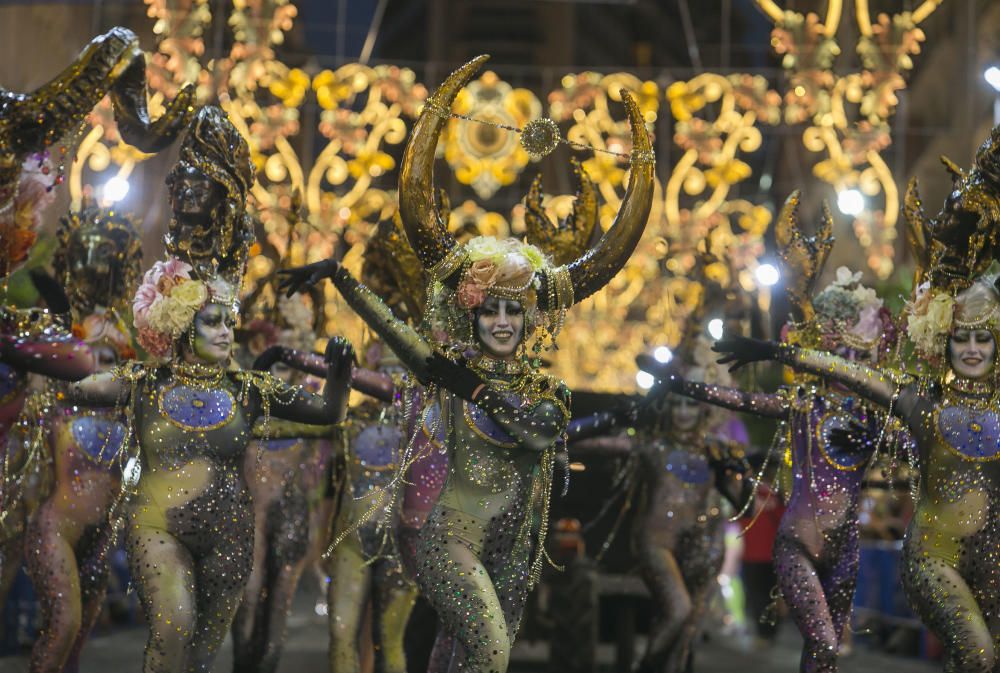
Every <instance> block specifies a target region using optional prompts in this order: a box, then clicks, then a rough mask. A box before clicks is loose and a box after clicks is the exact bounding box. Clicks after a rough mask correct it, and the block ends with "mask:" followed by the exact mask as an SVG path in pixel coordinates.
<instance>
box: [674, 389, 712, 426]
mask: <svg viewBox="0 0 1000 673" xmlns="http://www.w3.org/2000/svg"><path fill="white" fill-rule="evenodd" d="M669 403H670V422H671V423H672V424H673V429H674V430H677V431H679V432H693V431H695V430H697V429H698V425H699V424H700V423H701V421H702V419H703V418H704V417H705V407H704V405H703V404H701V403H699V402H695V401H694V400H692V399H690V398H688V397H684V396H683V395H675V394H673V393H671V394H670V397H669Z"/></svg>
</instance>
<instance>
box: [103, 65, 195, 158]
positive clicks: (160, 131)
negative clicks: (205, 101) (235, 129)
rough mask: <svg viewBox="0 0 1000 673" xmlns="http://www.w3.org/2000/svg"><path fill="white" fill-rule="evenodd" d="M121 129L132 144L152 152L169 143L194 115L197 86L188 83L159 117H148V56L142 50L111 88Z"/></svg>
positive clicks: (119, 129)
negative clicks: (155, 118)
mask: <svg viewBox="0 0 1000 673" xmlns="http://www.w3.org/2000/svg"><path fill="white" fill-rule="evenodd" d="M110 93H111V103H112V104H113V105H114V110H115V122H117V124H118V133H119V134H120V135H121V137H122V140H124V141H125V142H126V143H128V144H129V145H132V146H133V147H136V148H138V149H140V150H142V151H143V152H146V153H149V154H153V153H155V152H159V151H161V150H163V149H164V148H166V147H167V146H169V145H170V144H171V143H172V142H173V141H174V140H175V139H176V138H177V136H178V135H179V134H180V133H181V131H183V130H184V129H185V128H187V125H188V124H189V123H190V122H191V119H192V117H193V116H194V112H195V107H194V97H195V87H194V85H193V84H187V85H185V86H184V87H183V88H181V90H180V91H178V92H177V95H176V96H174V99H173V100H172V101H170V103H169V104H167V106H166V110H165V111H164V113H163V114H162V115H160V116H159V118H157V120H156V121H154V122H151V121H150V120H149V107H148V103H147V100H146V59H145V58H144V57H143V55H142V52H139V53H138V54H137V55H136V57H135V58H134V59H133V60H132V62H131V63H130V64H129V66H128V68H127V69H126V70H125V72H124V73H122V76H121V77H120V78H119V79H118V81H117V82H115V85H114V86H113V87H112V89H111V92H110Z"/></svg>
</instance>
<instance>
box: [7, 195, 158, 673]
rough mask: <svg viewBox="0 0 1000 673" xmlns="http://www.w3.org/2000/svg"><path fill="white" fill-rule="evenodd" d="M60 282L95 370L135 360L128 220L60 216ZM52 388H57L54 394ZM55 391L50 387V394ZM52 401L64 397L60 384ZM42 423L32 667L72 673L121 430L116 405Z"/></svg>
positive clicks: (94, 592) (59, 412)
mask: <svg viewBox="0 0 1000 673" xmlns="http://www.w3.org/2000/svg"><path fill="white" fill-rule="evenodd" d="M59 238H60V243H61V245H60V248H59V250H58V251H57V254H56V257H55V261H54V266H55V271H56V276H57V277H58V278H59V279H60V280H61V281H62V282H63V284H65V285H66V286H67V287H69V288H71V289H70V293H69V300H70V308H71V310H72V313H73V314H74V315H76V316H77V317H78V318H79V320H78V322H77V323H76V324H75V325H74V328H73V331H74V333H75V334H77V335H79V336H81V337H82V338H83V340H84V342H85V343H87V344H88V345H89V346H90V347H91V349H92V350H93V355H94V359H95V361H96V366H97V371H98V372H102V371H107V370H108V369H110V368H111V367H113V366H114V365H115V364H117V363H118V362H119V361H122V360H126V359H129V358H134V357H135V352H134V351H133V350H132V346H131V338H130V336H129V334H128V330H127V328H126V327H125V325H124V324H123V323H122V322H121V318H119V317H118V316H119V315H120V314H121V312H122V310H123V308H124V305H125V303H126V301H127V299H126V298H127V297H130V296H131V295H132V293H133V292H134V290H135V284H136V280H137V275H138V272H139V263H140V258H141V254H142V253H141V251H140V249H139V246H140V241H139V236H138V233H137V232H136V231H135V228H134V227H133V225H132V223H131V222H130V221H129V220H128V219H127V218H124V217H122V216H119V215H116V214H113V213H109V212H107V211H102V210H100V209H97V208H94V207H88V208H86V209H84V210H83V211H82V212H79V213H71V214H70V215H69V216H68V217H65V218H63V220H62V226H61V227H60V230H59ZM52 387H55V386H51V385H50V388H52ZM48 392H49V394H52V393H53V391H52V390H50V391H48ZM54 392H55V397H56V399H57V398H58V396H59V395H58V392H59V391H58V388H56V390H55V391H54ZM44 422H45V423H46V426H47V427H46V443H47V449H48V450H47V454H48V456H50V457H51V458H50V460H51V462H52V465H53V468H54V469H53V475H52V477H53V478H52V481H53V485H52V494H51V495H50V496H49V497H48V498H47V499H46V500H45V501H44V502H43V503H42V505H41V506H40V507H39V509H38V511H37V512H36V513H35V514H34V516H33V517H32V519H31V521H30V523H29V526H28V530H27V537H26V549H27V550H28V554H27V566H28V573H29V575H30V576H31V579H32V583H33V584H34V586H35V593H36V595H37V596H38V597H39V604H40V608H41V616H42V620H41V630H40V635H39V638H38V640H36V641H35V645H34V647H33V649H32V656H31V670H32V671H34V672H38V673H45V672H48V671H62V670H63V669H64V667H65V668H68V669H69V670H75V669H76V668H77V666H78V658H79V655H80V651H81V649H82V647H83V645H84V642H85V640H86V637H87V634H88V633H89V632H90V629H91V627H92V626H93V624H94V622H95V621H96V619H97V617H98V615H99V614H100V611H101V605H102V601H103V599H104V594H105V591H106V589H107V583H108V554H109V552H110V550H111V547H112V544H113V541H114V537H115V529H114V527H113V526H112V524H111V522H110V520H109V515H110V514H111V508H112V506H113V504H114V502H115V496H116V494H117V493H118V492H119V491H120V489H121V471H120V469H119V467H120V463H119V455H118V454H119V451H120V450H121V448H122V447H123V446H124V444H125V439H126V437H125V424H124V418H123V417H122V415H121V413H119V411H117V410H116V409H114V408H108V409H78V408H75V407H73V406H72V405H62V404H58V403H56V404H54V405H53V407H52V411H51V412H50V414H49V416H48V417H47V418H45V419H44Z"/></svg>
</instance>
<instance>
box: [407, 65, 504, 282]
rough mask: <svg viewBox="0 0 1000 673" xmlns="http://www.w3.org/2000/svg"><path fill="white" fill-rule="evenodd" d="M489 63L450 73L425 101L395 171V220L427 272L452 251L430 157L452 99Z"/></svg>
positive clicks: (465, 67)
mask: <svg viewBox="0 0 1000 673" xmlns="http://www.w3.org/2000/svg"><path fill="white" fill-rule="evenodd" d="M487 59H489V56H488V55H485V54H484V55H482V56H477V57H476V58H474V59H472V60H471V61H469V62H468V63H466V64H465V65H463V66H462V67H461V68H459V69H458V70H456V71H455V72H453V73H451V74H450V75H449V76H448V78H447V79H446V80H445V81H444V82H443V83H442V84H441V86H440V87H438V89H437V91H435V92H434V94H433V95H432V96H431V97H430V98H428V99H427V102H426V103H425V104H424V108H423V110H422V111H421V113H420V118H419V119H417V122H416V124H414V125H413V130H412V131H411V132H410V140H409V142H407V144H406V151H405V152H404V153H403V161H402V164H401V165H400V169H399V216H400V218H401V219H402V220H403V228H404V230H405V231H406V237H407V238H408V239H409V240H410V245H412V246H413V249H414V250H415V251H416V253H417V256H418V257H419V258H420V262H421V264H423V265H424V267H426V268H428V269H430V268H431V267H433V266H435V265H436V264H437V263H438V262H440V261H441V260H442V259H444V257H445V256H446V255H447V254H448V252H449V251H450V250H451V249H452V248H453V247H455V245H456V242H455V239H454V237H452V236H451V234H449V233H448V227H447V223H445V222H444V221H442V219H441V214H440V213H439V212H438V209H437V208H436V207H435V205H434V153H435V150H436V149H437V143H438V138H439V137H440V135H441V131H442V130H444V127H445V124H446V123H447V121H448V116H449V114H450V111H451V105H452V103H454V102H455V97H456V96H458V92H459V91H461V89H462V87H464V86H465V85H466V84H467V83H468V82H469V80H470V79H472V77H473V76H474V75H475V74H476V72H478V71H479V68H480V67H481V66H482V65H483V63H485V62H486V61H487Z"/></svg>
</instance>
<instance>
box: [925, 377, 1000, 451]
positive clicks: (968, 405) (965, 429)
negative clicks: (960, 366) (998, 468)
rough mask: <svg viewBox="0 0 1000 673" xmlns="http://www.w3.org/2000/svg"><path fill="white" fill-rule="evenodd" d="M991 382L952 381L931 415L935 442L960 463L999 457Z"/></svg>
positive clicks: (999, 429)
mask: <svg viewBox="0 0 1000 673" xmlns="http://www.w3.org/2000/svg"><path fill="white" fill-rule="evenodd" d="M998 401H1000V400H998V395H997V391H996V387H995V386H994V385H993V382H992V381H988V380H973V379H965V378H955V379H954V380H952V381H949V382H948V383H947V384H945V393H944V401H943V403H942V404H941V405H940V406H938V408H937V409H936V410H935V412H934V431H935V433H936V434H937V438H938V440H939V441H940V442H941V443H942V444H944V445H945V446H946V447H948V448H949V449H950V450H951V451H952V452H953V453H955V454H957V455H958V456H959V457H960V458H962V459H963V460H970V461H977V462H982V461H991V460H997V459H998V458H1000V414H998V413H997V404H998Z"/></svg>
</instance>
